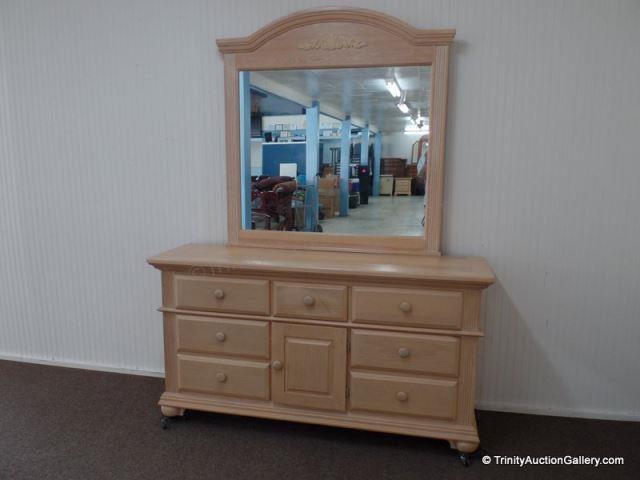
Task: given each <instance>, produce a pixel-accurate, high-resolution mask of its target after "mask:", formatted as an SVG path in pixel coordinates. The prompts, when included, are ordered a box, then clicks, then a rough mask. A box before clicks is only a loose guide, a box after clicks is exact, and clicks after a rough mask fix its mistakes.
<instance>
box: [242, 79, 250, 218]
mask: <svg viewBox="0 0 640 480" xmlns="http://www.w3.org/2000/svg"><path fill="white" fill-rule="evenodd" d="M249 75H250V73H249V72H240V89H239V93H240V195H241V197H240V198H241V203H242V218H241V222H242V227H243V228H244V229H246V230H250V229H251V85H250V78H249Z"/></svg>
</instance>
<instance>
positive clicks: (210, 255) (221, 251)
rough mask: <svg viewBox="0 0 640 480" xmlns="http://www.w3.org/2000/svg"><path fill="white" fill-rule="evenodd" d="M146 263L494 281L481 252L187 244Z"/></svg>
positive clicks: (179, 267) (246, 270) (171, 266)
mask: <svg viewBox="0 0 640 480" xmlns="http://www.w3.org/2000/svg"><path fill="white" fill-rule="evenodd" d="M148 262H149V263H150V264H151V265H153V266H155V267H157V268H159V269H161V270H182V269H184V268H185V267H186V268H197V267H200V268H215V269H221V271H216V272H215V273H225V271H226V272H229V273H235V272H237V273H248V274H251V273H254V274H255V273H262V274H264V273H270V272H273V273H280V274H298V275H305V274H309V275H321V276H327V275H331V276H335V277H340V278H350V277H351V278H354V277H377V278H387V279H398V280H405V281H412V282H416V281H418V282H446V283H462V284H467V285H474V286H477V287H487V286H489V285H491V284H492V283H494V282H495V276H494V274H493V271H492V270H491V267H489V264H488V263H487V262H486V260H485V259H484V258H481V257H449V256H442V257H435V256H417V255H388V254H387V255H384V254H374V253H349V252H329V251H309V250H284V249H273V248H255V247H231V246H222V245H209V244H188V245H183V246H181V247H178V248H175V249H173V250H169V251H167V252H164V253H161V254H159V255H155V256H153V257H151V258H149V259H148Z"/></svg>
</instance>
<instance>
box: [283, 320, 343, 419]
mask: <svg viewBox="0 0 640 480" xmlns="http://www.w3.org/2000/svg"><path fill="white" fill-rule="evenodd" d="M271 359H272V364H271V366H272V375H271V382H272V383H271V386H272V395H271V398H272V400H273V401H274V402H275V403H283V404H286V405H292V406H296V407H309V408H319V409H324V410H340V411H344V410H345V404H346V386H347V329H346V328H334V327H317V326H310V325H294V324H290V323H276V322H272V324H271Z"/></svg>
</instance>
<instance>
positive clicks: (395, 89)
mask: <svg viewBox="0 0 640 480" xmlns="http://www.w3.org/2000/svg"><path fill="white" fill-rule="evenodd" d="M387 90H389V93H390V94H391V95H392V96H393V97H394V98H398V97H399V96H400V95H402V92H401V91H400V87H399V86H398V82H396V80H395V78H391V79H389V80H387Z"/></svg>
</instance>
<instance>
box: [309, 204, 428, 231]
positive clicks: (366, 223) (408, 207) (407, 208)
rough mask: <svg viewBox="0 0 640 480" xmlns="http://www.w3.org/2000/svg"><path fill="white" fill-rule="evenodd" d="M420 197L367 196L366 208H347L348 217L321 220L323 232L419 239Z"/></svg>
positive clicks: (422, 214) (363, 206)
mask: <svg viewBox="0 0 640 480" xmlns="http://www.w3.org/2000/svg"><path fill="white" fill-rule="evenodd" d="M423 202H424V197H421V196H410V197H408V196H402V197H389V196H384V197H369V204H368V205H360V206H359V207H358V208H350V209H349V216H347V217H337V216H336V217H333V218H329V219H326V220H322V221H321V222H320V225H322V230H323V231H324V232H325V233H343V234H352V235H385V236H393V235H399V236H412V237H413V236H421V235H423V234H424V231H423V228H424V227H423V226H422V217H423V216H424V203H423Z"/></svg>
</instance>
